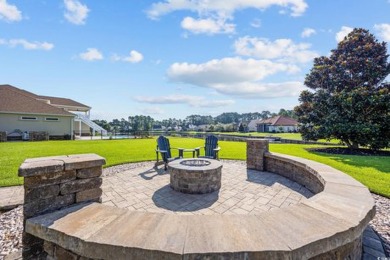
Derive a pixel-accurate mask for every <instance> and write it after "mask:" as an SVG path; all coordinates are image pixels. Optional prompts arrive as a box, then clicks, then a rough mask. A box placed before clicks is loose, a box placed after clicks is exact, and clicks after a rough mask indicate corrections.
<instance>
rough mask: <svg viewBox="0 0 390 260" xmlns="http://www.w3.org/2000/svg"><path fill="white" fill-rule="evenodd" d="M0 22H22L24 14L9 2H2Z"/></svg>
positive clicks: (0, 1)
mask: <svg viewBox="0 0 390 260" xmlns="http://www.w3.org/2000/svg"><path fill="white" fill-rule="evenodd" d="M0 20H5V21H7V22H17V21H20V20H22V12H21V11H19V9H18V8H17V7H16V6H15V5H11V4H8V3H7V0H0Z"/></svg>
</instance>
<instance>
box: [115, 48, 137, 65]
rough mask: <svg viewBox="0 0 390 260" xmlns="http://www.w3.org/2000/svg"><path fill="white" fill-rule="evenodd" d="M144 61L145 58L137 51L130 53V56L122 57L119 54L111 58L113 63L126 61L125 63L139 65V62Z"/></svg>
mask: <svg viewBox="0 0 390 260" xmlns="http://www.w3.org/2000/svg"><path fill="white" fill-rule="evenodd" d="M143 59H144V56H143V55H142V54H141V53H139V52H138V51H135V50H132V51H130V55H129V56H125V57H121V56H119V55H117V54H114V55H112V56H111V60H113V61H125V62H131V63H138V62H141V61H142V60H143Z"/></svg>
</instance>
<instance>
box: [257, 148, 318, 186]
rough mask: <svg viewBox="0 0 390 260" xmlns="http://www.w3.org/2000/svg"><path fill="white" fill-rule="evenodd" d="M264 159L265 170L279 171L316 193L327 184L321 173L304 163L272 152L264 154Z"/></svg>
mask: <svg viewBox="0 0 390 260" xmlns="http://www.w3.org/2000/svg"><path fill="white" fill-rule="evenodd" d="M264 161H265V165H264V170H265V171H268V172H273V173H277V174H279V175H281V176H284V177H286V178H288V179H290V180H293V181H295V182H297V183H299V184H302V185H304V186H305V187H306V188H307V189H309V190H310V191H311V192H313V193H314V194H317V193H319V192H321V191H323V190H324V185H325V184H324V182H323V180H322V178H321V176H320V174H319V173H318V172H317V171H315V170H313V169H311V168H310V167H307V165H305V164H303V163H298V162H296V161H294V160H292V159H288V158H283V157H280V156H276V155H274V154H270V153H266V154H265V155H264Z"/></svg>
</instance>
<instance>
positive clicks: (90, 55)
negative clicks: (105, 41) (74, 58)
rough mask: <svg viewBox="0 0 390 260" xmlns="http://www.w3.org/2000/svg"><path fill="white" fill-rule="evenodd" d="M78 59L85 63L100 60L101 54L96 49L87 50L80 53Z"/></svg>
mask: <svg viewBox="0 0 390 260" xmlns="http://www.w3.org/2000/svg"><path fill="white" fill-rule="evenodd" d="M79 57H80V58H81V59H83V60H86V61H95V60H102V59H103V54H102V53H101V52H100V51H99V50H98V49H96V48H88V49H87V51H86V52H83V53H80V54H79Z"/></svg>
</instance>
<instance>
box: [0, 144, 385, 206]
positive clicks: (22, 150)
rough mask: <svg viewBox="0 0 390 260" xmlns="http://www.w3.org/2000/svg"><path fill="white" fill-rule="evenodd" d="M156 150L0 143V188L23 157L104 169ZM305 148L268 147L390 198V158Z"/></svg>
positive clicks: (234, 153)
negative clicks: (87, 158)
mask: <svg viewBox="0 0 390 260" xmlns="http://www.w3.org/2000/svg"><path fill="white" fill-rule="evenodd" d="M170 141H171V146H172V147H184V148H191V147H197V146H201V145H202V144H203V140H201V139H193V138H170ZM220 146H221V148H222V149H221V151H220V157H221V158H222V159H238V160H245V159H246V144H245V143H244V142H224V141H221V142H220ZM155 147H156V141H155V139H130V140H97V141H48V142H8V143H0V186H12V185H19V184H22V178H19V177H17V170H18V168H19V166H20V164H21V163H22V162H23V161H24V160H25V159H26V158H33V157H41V156H52V155H64V154H80V153H96V154H99V155H101V156H103V157H105V158H106V160H107V165H106V167H107V166H112V165H117V164H122V163H126V162H138V161H146V160H155V157H156V154H155V152H154V149H155ZM308 147H321V146H318V145H316V146H312V145H296V144H270V150H271V152H277V153H283V154H288V155H294V156H298V157H303V158H307V159H310V160H314V161H318V162H321V163H324V164H327V165H329V166H332V167H334V168H336V169H338V170H341V171H343V172H345V173H347V174H349V175H351V176H352V177H354V178H355V179H357V180H358V181H360V182H362V183H363V184H364V185H366V186H367V187H369V189H370V190H371V191H372V192H375V193H377V194H380V195H383V196H386V197H389V198H390V159H389V157H384V156H356V155H354V156H352V155H330V154H324V153H318V152H309V151H307V150H306V149H305V148H308ZM174 155H175V153H174ZM187 156H190V154H187Z"/></svg>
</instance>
